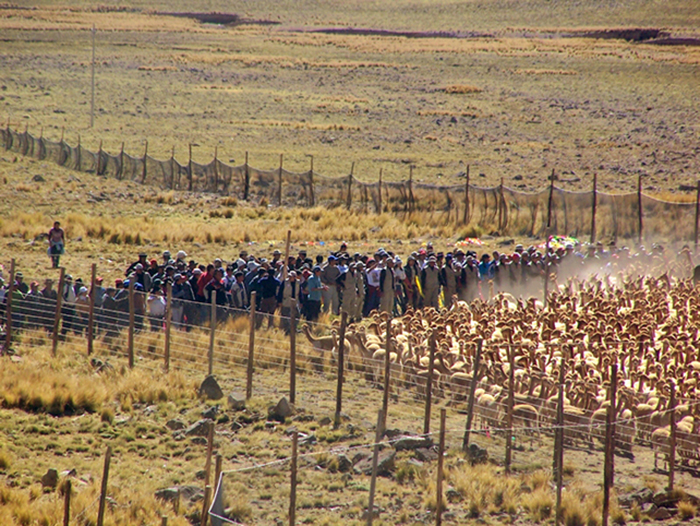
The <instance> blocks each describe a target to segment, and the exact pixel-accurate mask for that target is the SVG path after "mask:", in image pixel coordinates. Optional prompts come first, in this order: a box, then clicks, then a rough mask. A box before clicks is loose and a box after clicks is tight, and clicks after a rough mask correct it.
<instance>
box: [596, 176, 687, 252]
mask: <svg viewBox="0 0 700 526" xmlns="http://www.w3.org/2000/svg"><path fill="white" fill-rule="evenodd" d="M698 188H699V190H700V185H699V186H698ZM597 209H598V174H597V173H594V174H593V203H591V243H595V219H596V218H595V216H596V211H597Z"/></svg>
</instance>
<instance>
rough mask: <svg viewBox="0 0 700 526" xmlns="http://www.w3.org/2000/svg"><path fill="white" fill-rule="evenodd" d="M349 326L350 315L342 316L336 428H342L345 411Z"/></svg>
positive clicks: (343, 313)
mask: <svg viewBox="0 0 700 526" xmlns="http://www.w3.org/2000/svg"><path fill="white" fill-rule="evenodd" d="M347 325H348V313H347V312H345V311H343V312H342V313H341V315H340V334H339V336H338V338H339V341H338V384H337V386H336V389H335V420H334V424H333V425H334V427H335V429H338V427H340V413H341V412H342V410H343V382H344V380H345V379H344V375H345V331H346V328H347Z"/></svg>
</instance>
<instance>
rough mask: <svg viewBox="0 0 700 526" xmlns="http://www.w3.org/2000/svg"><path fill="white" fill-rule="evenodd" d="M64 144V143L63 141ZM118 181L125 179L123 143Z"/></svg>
mask: <svg viewBox="0 0 700 526" xmlns="http://www.w3.org/2000/svg"><path fill="white" fill-rule="evenodd" d="M61 142H63V141H61ZM117 179H118V180H120V181H121V180H122V179H124V143H123V142H122V150H121V152H120V153H119V169H118V170H117Z"/></svg>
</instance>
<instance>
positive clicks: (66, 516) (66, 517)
mask: <svg viewBox="0 0 700 526" xmlns="http://www.w3.org/2000/svg"><path fill="white" fill-rule="evenodd" d="M72 490H73V488H72V484H71V481H70V479H68V480H66V485H65V486H64V491H65V492H66V493H65V495H64V496H63V497H64V499H63V526H68V525H69V523H70V497H71V492H72Z"/></svg>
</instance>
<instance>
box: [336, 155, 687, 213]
mask: <svg viewBox="0 0 700 526" xmlns="http://www.w3.org/2000/svg"><path fill="white" fill-rule="evenodd" d="M354 172H355V161H353V162H352V164H351V165H350V176H349V177H348V198H347V201H346V202H347V207H348V210H350V207H352V178H353V173H354ZM698 187H699V188H700V183H698ZM699 191H700V190H699Z"/></svg>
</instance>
